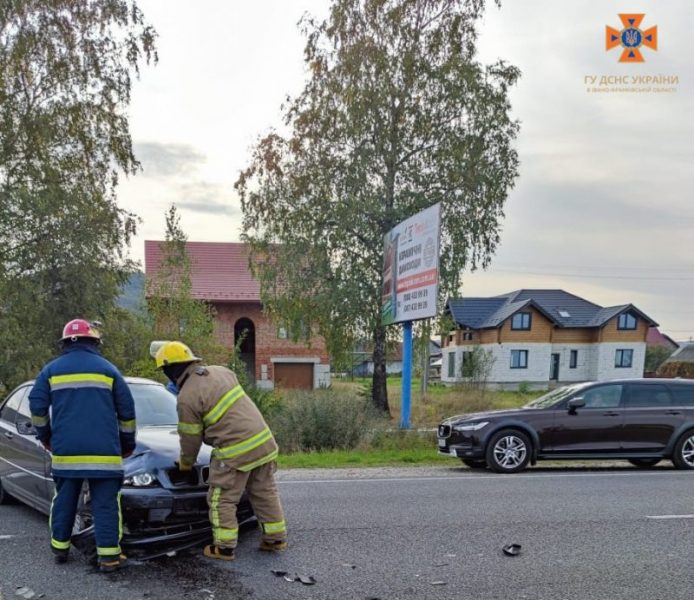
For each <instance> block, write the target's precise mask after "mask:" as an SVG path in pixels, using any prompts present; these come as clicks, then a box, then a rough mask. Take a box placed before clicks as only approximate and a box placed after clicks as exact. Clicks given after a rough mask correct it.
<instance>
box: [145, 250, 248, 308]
mask: <svg viewBox="0 0 694 600" xmlns="http://www.w3.org/2000/svg"><path fill="white" fill-rule="evenodd" d="M161 243H162V242H161V241H157V240H146V241H145V275H146V276H147V279H148V280H149V279H150V278H151V277H153V276H154V275H155V273H156V272H157V270H158V269H159V266H160V264H161V259H162V253H161ZM186 251H187V252H188V256H189V257H190V259H191V263H192V268H191V271H192V272H191V280H192V286H193V297H194V298H197V299H198V300H208V301H217V302H260V284H259V283H258V281H256V280H255V279H253V276H252V275H251V272H250V271H249V270H248V250H247V248H246V245H245V244H239V243H230V242H187V243H186Z"/></svg>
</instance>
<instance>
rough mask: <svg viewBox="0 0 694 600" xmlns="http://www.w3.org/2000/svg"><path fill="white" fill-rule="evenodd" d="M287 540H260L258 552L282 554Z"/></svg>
mask: <svg viewBox="0 0 694 600" xmlns="http://www.w3.org/2000/svg"><path fill="white" fill-rule="evenodd" d="M286 549H287V540H260V550H262V551H263V552H284V551H285V550H286Z"/></svg>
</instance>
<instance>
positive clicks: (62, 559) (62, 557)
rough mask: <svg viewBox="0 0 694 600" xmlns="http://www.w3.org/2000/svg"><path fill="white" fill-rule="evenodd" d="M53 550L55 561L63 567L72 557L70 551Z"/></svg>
mask: <svg viewBox="0 0 694 600" xmlns="http://www.w3.org/2000/svg"><path fill="white" fill-rule="evenodd" d="M51 550H52V551H53V560H54V561H55V563H56V564H58V565H62V564H65V563H66V562H67V559H68V557H69V556H70V551H69V550H58V549H57V548H51Z"/></svg>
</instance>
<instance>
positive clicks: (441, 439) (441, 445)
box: [439, 438, 446, 448]
mask: <svg viewBox="0 0 694 600" xmlns="http://www.w3.org/2000/svg"><path fill="white" fill-rule="evenodd" d="M445 447H446V440H444V439H443V438H439V448H445Z"/></svg>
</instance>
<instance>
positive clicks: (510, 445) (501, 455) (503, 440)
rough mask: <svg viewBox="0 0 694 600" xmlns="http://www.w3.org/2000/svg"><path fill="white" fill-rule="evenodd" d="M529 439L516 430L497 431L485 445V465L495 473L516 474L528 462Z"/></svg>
mask: <svg viewBox="0 0 694 600" xmlns="http://www.w3.org/2000/svg"><path fill="white" fill-rule="evenodd" d="M531 448H532V446H531V444H530V439H529V438H528V436H527V435H526V434H525V433H523V432H522V431H518V430H517V429H502V430H501V431H497V432H496V433H495V434H494V435H493V436H492V438H491V440H489V444H488V445H487V464H488V465H489V468H490V469H491V470H492V471H494V472H495V473H518V471H522V470H523V469H525V467H526V466H527V465H528V462H529V461H530V450H531Z"/></svg>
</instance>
